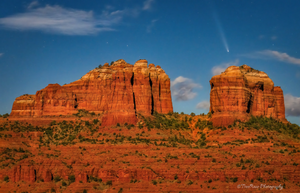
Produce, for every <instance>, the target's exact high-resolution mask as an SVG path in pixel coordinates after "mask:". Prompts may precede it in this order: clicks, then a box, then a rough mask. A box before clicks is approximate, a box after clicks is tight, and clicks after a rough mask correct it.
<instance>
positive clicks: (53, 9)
mask: <svg viewBox="0 0 300 193" xmlns="http://www.w3.org/2000/svg"><path fill="white" fill-rule="evenodd" d="M120 19H121V18H120V14H118V13H115V12H111V13H105V12H104V13H103V14H102V16H101V17H100V19H96V18H95V17H94V14H93V12H92V11H82V10H75V9H65V8H62V7H60V6H50V5H46V6H45V7H41V8H36V9H30V10H29V11H28V12H26V13H21V14H17V15H13V16H9V17H6V18H1V19H0V25H3V26H4V27H6V28H9V29H15V30H41V31H44V32H48V33H56V34H65V35H91V34H97V33H98V32H101V31H110V30H113V29H112V28H111V26H112V25H113V24H115V23H117V22H118V21H119V20H120Z"/></svg>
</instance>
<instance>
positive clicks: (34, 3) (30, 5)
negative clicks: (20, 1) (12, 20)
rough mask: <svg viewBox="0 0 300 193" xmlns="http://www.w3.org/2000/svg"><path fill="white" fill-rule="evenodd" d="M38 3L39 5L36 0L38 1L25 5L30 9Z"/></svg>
mask: <svg viewBox="0 0 300 193" xmlns="http://www.w3.org/2000/svg"><path fill="white" fill-rule="evenodd" d="M38 5H39V2H38V1H32V2H31V3H30V4H29V5H28V6H27V8H28V9H31V8H34V7H37V6H38Z"/></svg>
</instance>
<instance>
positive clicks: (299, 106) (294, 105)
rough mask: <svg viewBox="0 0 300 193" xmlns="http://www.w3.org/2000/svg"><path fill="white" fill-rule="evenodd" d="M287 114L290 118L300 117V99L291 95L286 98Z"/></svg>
mask: <svg viewBox="0 0 300 193" xmlns="http://www.w3.org/2000/svg"><path fill="white" fill-rule="evenodd" d="M284 104H285V113H286V114H287V115H288V116H300V97H294V96H293V95H291V94H286V95H285V96H284Z"/></svg>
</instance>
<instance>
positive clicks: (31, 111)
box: [10, 59, 173, 126]
mask: <svg viewBox="0 0 300 193" xmlns="http://www.w3.org/2000/svg"><path fill="white" fill-rule="evenodd" d="M79 109H85V110H87V111H92V112H95V113H96V114H99V113H101V114H103V116H102V124H103V125H104V126H106V125H113V124H116V123H129V124H135V123H136V121H137V118H136V115H137V113H141V114H143V115H151V114H152V113H153V112H154V111H157V112H159V113H168V112H170V111H173V106H172V99H171V91H170V79H169V77H168V75H167V74H166V73H165V72H164V70H162V69H161V67H160V66H156V67H155V66H154V64H150V65H149V67H148V62H147V60H139V61H137V62H136V63H135V64H134V65H131V64H128V63H126V62H125V61H124V60H122V59H121V60H118V61H116V62H114V63H113V64H112V65H111V66H109V65H108V63H106V64H104V66H103V67H101V68H96V69H94V70H92V71H90V72H88V73H87V74H86V75H84V76H83V77H82V78H81V79H79V80H77V81H75V82H72V83H70V84H66V85H63V86H60V85H59V84H49V85H48V86H47V87H46V88H44V89H42V90H40V91H37V93H36V94H35V95H23V96H20V97H18V98H16V100H15V102H14V104H13V107H12V111H11V114H10V117H12V118H16V117H46V116H60V115H72V114H74V113H77V112H78V110H79Z"/></svg>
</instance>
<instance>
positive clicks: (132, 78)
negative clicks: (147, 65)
mask: <svg viewBox="0 0 300 193" xmlns="http://www.w3.org/2000/svg"><path fill="white" fill-rule="evenodd" d="M133 80H134V73H132V77H131V79H130V83H131V86H133Z"/></svg>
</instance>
